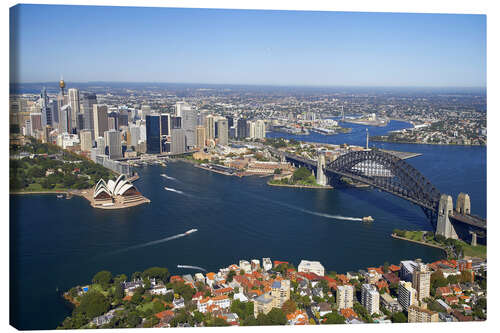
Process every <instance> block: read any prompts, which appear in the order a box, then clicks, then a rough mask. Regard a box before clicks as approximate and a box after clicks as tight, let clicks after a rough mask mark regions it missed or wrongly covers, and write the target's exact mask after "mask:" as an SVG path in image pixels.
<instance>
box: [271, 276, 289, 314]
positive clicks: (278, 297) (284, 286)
mask: <svg viewBox="0 0 500 333" xmlns="http://www.w3.org/2000/svg"><path fill="white" fill-rule="evenodd" d="M271 297H272V298H273V302H272V307H273V308H281V306H282V305H283V303H285V302H286V301H288V300H289V299H290V280H281V281H275V282H273V284H272V285H271Z"/></svg>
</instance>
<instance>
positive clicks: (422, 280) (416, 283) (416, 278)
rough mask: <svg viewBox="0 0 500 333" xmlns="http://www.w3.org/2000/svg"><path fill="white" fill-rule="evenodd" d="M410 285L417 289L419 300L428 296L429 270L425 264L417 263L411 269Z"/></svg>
mask: <svg viewBox="0 0 500 333" xmlns="http://www.w3.org/2000/svg"><path fill="white" fill-rule="evenodd" d="M412 285H413V287H414V288H415V289H416V291H417V298H418V300H419V301H420V302H422V301H423V300H424V299H425V298H427V297H429V296H430V290H431V272H430V270H429V269H428V268H427V265H423V264H422V263H418V266H417V267H416V268H415V270H414V271H413V281H412Z"/></svg>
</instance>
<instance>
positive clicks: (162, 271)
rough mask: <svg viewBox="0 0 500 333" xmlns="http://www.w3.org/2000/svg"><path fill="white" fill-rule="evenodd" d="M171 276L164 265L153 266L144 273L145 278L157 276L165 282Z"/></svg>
mask: <svg viewBox="0 0 500 333" xmlns="http://www.w3.org/2000/svg"><path fill="white" fill-rule="evenodd" d="M169 276H170V274H169V272H168V269H167V268H164V267H151V268H148V269H146V270H145V271H144V273H142V277H143V278H148V277H149V278H155V279H160V280H162V281H163V283H167V281H168V277H169Z"/></svg>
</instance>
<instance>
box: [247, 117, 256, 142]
mask: <svg viewBox="0 0 500 333" xmlns="http://www.w3.org/2000/svg"><path fill="white" fill-rule="evenodd" d="M247 126H248V137H249V138H250V139H255V122H254V121H249V122H247Z"/></svg>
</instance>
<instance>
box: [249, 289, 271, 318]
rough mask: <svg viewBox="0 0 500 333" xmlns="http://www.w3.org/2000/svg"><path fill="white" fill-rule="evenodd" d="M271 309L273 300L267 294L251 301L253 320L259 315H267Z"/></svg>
mask: <svg viewBox="0 0 500 333" xmlns="http://www.w3.org/2000/svg"><path fill="white" fill-rule="evenodd" d="M272 308H273V298H272V297H271V296H269V295H268V294H262V295H260V296H259V297H257V298H255V299H254V301H253V315H254V317H255V318H257V316H258V315H259V313H263V314H268V313H269V311H271V309H272Z"/></svg>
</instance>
